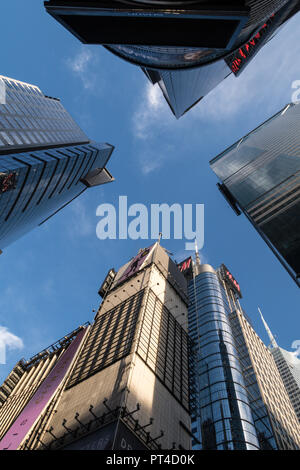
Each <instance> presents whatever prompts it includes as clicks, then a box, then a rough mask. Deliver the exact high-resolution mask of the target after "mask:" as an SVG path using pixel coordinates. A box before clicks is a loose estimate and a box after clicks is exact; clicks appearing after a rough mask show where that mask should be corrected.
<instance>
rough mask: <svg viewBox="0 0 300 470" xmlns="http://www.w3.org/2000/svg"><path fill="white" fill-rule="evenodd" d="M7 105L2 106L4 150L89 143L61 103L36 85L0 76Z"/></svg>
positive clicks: (0, 122) (0, 123)
mask: <svg viewBox="0 0 300 470" xmlns="http://www.w3.org/2000/svg"><path fill="white" fill-rule="evenodd" d="M0 79H1V81H2V83H3V84H4V87H5V104H1V105H0V152H1V153H2V152H5V151H7V150H9V149H13V150H15V149H16V147H17V148H19V149H21V148H22V147H23V148H26V147H31V148H32V147H43V146H50V145H51V146H53V145H63V144H65V143H66V142H67V143H68V144H72V143H75V142H76V143H79V142H88V141H89V139H88V137H87V136H86V135H85V134H84V132H82V130H81V129H80V127H79V126H78V125H77V124H76V123H75V122H74V121H73V119H72V118H71V116H70V115H69V114H68V112H67V111H66V110H65V109H64V107H63V105H62V104H61V102H60V101H59V100H58V99H56V98H50V97H47V96H44V95H43V93H42V92H41V90H40V89H39V88H38V87H36V86H33V85H29V84H27V83H23V82H20V81H18V80H13V79H9V78H7V77H0Z"/></svg>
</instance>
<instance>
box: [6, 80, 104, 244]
mask: <svg viewBox="0 0 300 470" xmlns="http://www.w3.org/2000/svg"><path fill="white" fill-rule="evenodd" d="M0 82H1V96H2V100H1V103H0V248H1V249H3V248H5V247H6V246H7V245H9V244H10V243H12V242H13V241H15V240H16V239H17V238H19V237H21V236H22V235H24V234H25V233H27V232H28V231H30V230H31V229H33V228H34V227H36V226H37V225H41V224H42V223H43V222H45V221H46V220H47V219H48V218H49V217H51V216H52V215H54V214H55V213H56V212H58V211H59V210H60V209H62V208H63V207H64V206H65V205H66V204H68V203H69V202H71V201H72V200H73V199H75V198H76V197H77V196H79V195H80V194H81V193H82V192H83V191H85V189H86V188H88V187H91V186H97V185H100V184H103V183H107V182H110V181H112V180H113V178H112V176H111V175H110V173H109V172H108V170H107V169H106V168H105V166H106V164H107V162H108V160H109V158H110V156H111V153H112V151H113V146H111V145H109V144H106V143H96V142H93V141H90V140H89V138H88V137H87V136H86V135H85V134H84V133H83V132H82V130H81V129H80V128H79V127H78V126H77V124H76V123H75V122H74V121H73V119H72V118H71V116H70V115H69V114H68V113H67V111H66V110H65V109H64V107H63V106H62V104H61V102H60V100H59V99H57V98H51V97H49V96H45V95H44V94H43V93H42V91H41V90H40V89H39V88H38V87H37V86H34V85H29V84H27V83H23V82H20V81H18V80H13V79H11V78H7V77H3V76H1V77H0Z"/></svg>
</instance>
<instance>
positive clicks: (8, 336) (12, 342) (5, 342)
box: [0, 326, 24, 364]
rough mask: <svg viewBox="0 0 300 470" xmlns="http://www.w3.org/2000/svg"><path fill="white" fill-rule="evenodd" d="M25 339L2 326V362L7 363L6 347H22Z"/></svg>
mask: <svg viewBox="0 0 300 470" xmlns="http://www.w3.org/2000/svg"><path fill="white" fill-rule="evenodd" d="M23 347H24V344H23V341H22V339H21V338H19V337H18V336H16V335H14V334H13V333H11V332H10V331H9V330H8V328H6V327H5V326H0V364H5V363H6V360H5V359H6V357H5V356H6V354H5V353H6V349H10V350H13V349H22V348H23Z"/></svg>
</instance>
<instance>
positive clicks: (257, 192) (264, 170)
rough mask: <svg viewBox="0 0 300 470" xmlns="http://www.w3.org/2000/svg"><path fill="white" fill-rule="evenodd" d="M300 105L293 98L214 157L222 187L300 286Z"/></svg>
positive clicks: (226, 195)
mask: <svg viewBox="0 0 300 470" xmlns="http://www.w3.org/2000/svg"><path fill="white" fill-rule="evenodd" d="M299 127H300V106H299V104H289V105H288V106H286V107H285V108H284V109H282V110H281V111H280V112H278V113H277V114H275V115H274V116H273V117H272V118H270V119H269V120H267V121H266V122H264V123H263V124H261V125H260V126H259V127H257V128H256V129H254V130H253V131H252V132H250V133H249V134H247V135H246V136H244V137H242V138H241V139H240V140H239V141H238V142H236V143H235V144H233V145H232V146H231V147H229V148H228V149H226V150H225V151H224V152H222V153H221V154H220V155H218V156H217V157H215V158H214V159H213V160H212V161H211V162H210V164H211V167H212V169H213V170H214V172H215V173H216V175H217V176H218V177H219V178H220V180H221V181H222V184H221V185H219V188H220V190H221V191H222V193H223V194H224V196H225V197H226V198H227V200H228V202H229V203H230V205H231V206H232V208H233V209H234V210H235V212H236V213H238V214H239V213H240V211H242V212H244V214H245V215H246V216H247V217H248V219H249V220H250V222H251V223H252V224H253V225H254V227H255V228H256V230H257V231H258V233H259V234H260V235H261V236H262V238H263V239H264V240H265V241H266V243H267V244H268V246H269V247H270V248H271V249H272V251H273V252H274V254H275V255H276V256H277V258H278V259H279V260H280V262H281V263H282V264H283V266H284V267H285V268H286V269H287V271H288V272H289V274H290V275H291V276H292V278H293V279H294V280H295V281H296V283H297V284H298V286H300V229H299V212H300V191H299V189H300V140H299Z"/></svg>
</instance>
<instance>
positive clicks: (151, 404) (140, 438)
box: [0, 243, 191, 450]
mask: <svg viewBox="0 0 300 470" xmlns="http://www.w3.org/2000/svg"><path fill="white" fill-rule="evenodd" d="M99 292H100V294H101V295H103V301H102V303H101V305H100V307H99V310H98V311H97V313H96V316H95V319H94V322H93V324H92V325H90V326H88V327H87V328H84V329H82V331H81V330H80V332H79V334H81V335H82V336H81V337H80V338H79V339H78V342H79V341H80V344H77V346H76V347H77V348H79V349H77V351H78V353H76V356H72V357H73V360H72V363H71V362H70V363H68V364H69V365H70V368H69V369H68V370H66V368H65V369H63V370H61V373H60V374H57V373H56V372H57V369H55V368H54V369H51V370H50V368H49V369H47V366H48V364H49V359H50V358H51V357H52V356H51V354H55V357H56V356H57V350H56V348H50V349H51V351H50V352H49V353H48V352H46V353H45V351H44V352H42V354H41V355H37V358H39V359H40V362H41V363H42V366H37V367H38V368H37V369H36V370H35V372H33V373H32V374H31V375H30V378H32V381H31V382H30V383H31V384H32V385H33V388H32V389H30V390H31V392H30V393H28V394H26V393H24V391H25V392H26V390H27V388H24V387H25V386H26V387H27V385H28V381H27V380H26V381H24V382H22V381H21V380H22V374H23V369H24V367H23V363H20V364H19V365H18V366H17V367H16V368H15V369H14V371H13V372H12V373H11V374H10V375H9V377H8V379H7V380H6V382H5V384H4V385H3V386H2V388H0V399H1V401H2V407H1V405H0V417H1V416H2V419H1V421H0V439H1V438H2V440H1V441H0V448H1V446H2V448H7V447H8V446H9V448H11V449H17V448H18V449H44V448H47V449H61V448H64V449H97V450H105V449H115V450H122V449H123V450H130V449H135V450H147V449H148V450H150V449H154V450H157V449H160V448H161V449H166V450H169V449H170V450H171V449H190V448H191V430H190V406H191V400H190V387H189V374H190V369H191V360H190V359H189V357H190V350H191V341H190V339H189V336H188V333H187V301H188V299H187V286H186V280H185V278H184V276H183V274H182V273H181V272H180V271H179V270H178V268H177V266H176V264H175V263H174V262H173V261H172V260H171V259H170V258H169V256H168V255H167V253H166V252H165V250H164V249H163V248H162V247H161V246H160V245H159V243H155V244H154V245H152V246H150V247H148V248H146V249H143V250H140V251H139V253H138V254H137V255H136V256H135V257H134V258H133V259H131V260H130V261H129V263H126V264H125V265H124V266H123V267H121V268H120V269H119V270H118V272H117V273H116V272H115V271H114V270H110V271H109V273H108V275H107V277H106V279H105V282H104V283H103V284H102V286H101V289H100V291H99ZM73 336H74V335H73ZM73 336H72V337H73ZM76 340H77V336H76V339H75V340H74V341H76ZM78 342H77V343H78ZM72 344H73V343H71V345H70V346H69V347H68V349H67V350H66V352H67V353H68V351H69V350H70V347H72ZM74 347H75V346H74ZM73 349H74V348H73ZM71 352H72V351H71ZM73 352H75V351H73ZM49 354H50V358H49ZM72 354H73V353H72ZM69 356H70V360H71V355H69ZM60 357H61V358H63V357H65V356H59V358H60ZM43 361H46V362H47V364H46V363H45V362H43ZM53 361H54V360H53ZM31 362H32V361H31ZM35 363H36V360H34V361H33V363H32V365H33V366H34V364H35ZM51 365H53V363H52V362H51ZM58 365H59V362H58ZM25 368H26V367H25ZM52 371H53V374H54V373H55V375H59V379H60V380H59V383H57V381H55V382H54V385H55V387H53V381H52V379H53V376H51V373H52ZM54 371H55V372H54ZM53 374H52V375H53ZM27 376H28V374H27V375H26V377H27ZM20 377H21V378H20ZM28 379H29V376H28ZM42 379H43V381H42ZM57 380H58V379H57ZM49 384H51V387H50V389H49V386H50V385H49ZM23 385H24V387H23ZM14 387H18V388H17V389H16V388H14ZM45 387H46V388H47V387H48V392H47V393H45ZM11 389H13V390H11ZM49 390H50V392H51V393H50V392H49ZM2 391H3V394H2ZM33 393H34V395H32V394H33ZM50 395H51V396H50ZM41 396H42V397H43V401H42V402H39V400H37V399H36V398H37V397H38V398H39V397H41ZM11 397H15V398H14V399H13V400H12V399H10V398H11ZM20 397H22V401H21V402H18V403H19V407H17V406H15V400H19V399H20ZM42 405H43V406H42ZM12 408H13V410H12ZM54 408H55V413H54V412H53V409H54ZM28 409H29V410H30V413H29V411H28ZM2 410H3V413H2V415H1V412H2ZM11 416H13V418H11ZM29 417H30V421H29V424H28V426H26V428H24V429H25V431H22V434H21V435H20V436H19V438H18V439H15V438H14V433H15V432H16V431H17V432H18V429H17V428H16V426H18V423H20V422H22V421H24V418H25V419H27V418H29ZM33 417H35V421H34V420H33ZM13 420H15V421H14V423H13ZM2 423H6V424H5V426H4V425H3V424H2ZM12 423H13V424H12ZM15 423H16V426H15Z"/></svg>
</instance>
